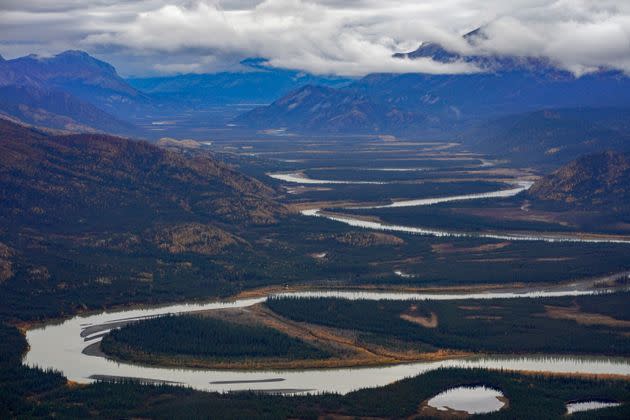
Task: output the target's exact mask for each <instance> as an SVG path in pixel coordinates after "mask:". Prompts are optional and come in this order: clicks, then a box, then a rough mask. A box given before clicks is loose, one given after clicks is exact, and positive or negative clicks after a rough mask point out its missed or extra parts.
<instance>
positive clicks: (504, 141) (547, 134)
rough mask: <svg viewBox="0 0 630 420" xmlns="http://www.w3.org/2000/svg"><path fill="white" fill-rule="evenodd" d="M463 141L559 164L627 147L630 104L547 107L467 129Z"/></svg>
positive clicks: (528, 160)
mask: <svg viewBox="0 0 630 420" xmlns="http://www.w3.org/2000/svg"><path fill="white" fill-rule="evenodd" d="M461 141H463V142H465V143H466V144H468V145H470V146H471V147H473V148H474V149H476V150H479V151H481V152H484V153H488V154H492V155H494V156H497V157H500V158H506V159H510V160H511V161H513V162H515V163H518V164H524V165H529V164H544V165H556V166H557V165H561V164H564V163H567V162H569V161H570V160H572V159H576V158H577V157H579V156H582V155H585V154H589V153H595V152H598V151H602V150H608V149H612V150H622V151H623V150H630V108H565V109H545V110H541V111H534V112H528V113H523V114H516V115H509V116H506V117H501V118H498V119H495V120H491V121H488V122H484V123H482V124H480V125H479V126H477V127H475V128H473V129H471V130H467V131H466V132H465V133H464V134H463V135H462V136H461Z"/></svg>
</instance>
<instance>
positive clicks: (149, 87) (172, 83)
mask: <svg viewBox="0 0 630 420" xmlns="http://www.w3.org/2000/svg"><path fill="white" fill-rule="evenodd" d="M241 66H242V68H243V69H242V71H231V72H220V73H213V74H182V75H176V76H166V77H150V78H135V79H129V80H128V82H129V83H130V84H131V85H132V86H134V87H135V88H136V89H139V90H141V91H143V92H146V93H148V94H150V95H151V96H153V97H155V98H161V99H165V100H168V101H172V100H176V101H180V102H184V103H187V104H190V105H193V106H196V107H203V106H208V105H231V104H265V103H269V102H272V101H273V100H275V99H277V98H278V97H280V96H283V95H285V94H287V93H288V92H290V91H292V90H294V89H297V88H299V87H301V86H304V85H307V84H317V85H321V86H335V87H340V86H344V85H346V84H348V83H349V82H350V81H349V80H348V79H346V78H343V77H335V76H330V77H326V76H314V75H311V74H308V73H304V72H299V71H294V70H285V69H277V68H273V67H270V66H267V65H265V62H264V60H262V59H247V60H243V61H242V62H241Z"/></svg>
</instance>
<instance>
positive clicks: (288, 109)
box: [237, 85, 424, 132]
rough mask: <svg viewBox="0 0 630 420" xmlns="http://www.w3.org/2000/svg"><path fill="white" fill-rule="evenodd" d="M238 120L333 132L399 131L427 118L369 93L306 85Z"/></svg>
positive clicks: (254, 125)
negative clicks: (372, 99)
mask: <svg viewBox="0 0 630 420" xmlns="http://www.w3.org/2000/svg"><path fill="white" fill-rule="evenodd" d="M237 122H238V123H239V124H242V125H246V126H253V127H285V126H288V127H299V128H300V129H301V130H305V131H320V130H322V128H323V127H325V130H326V131H331V132H345V131H355V132H366V131H367V132H377V131H384V130H391V131H397V130H398V129H400V128H401V127H405V128H408V127H414V126H417V125H418V124H421V123H422V122H424V117H423V116H422V115H421V114H417V113H413V112H408V111H403V110H400V109H398V108H396V107H393V106H387V105H385V104H381V103H378V102H373V101H371V100H370V98H369V97H368V96H366V95H362V94H360V93H357V92H355V91H353V90H349V91H345V90H339V89H333V88H328V87H322V86H313V85H308V86H304V87H302V88H300V89H298V90H296V91H294V92H292V93H291V94H289V95H286V96H285V97H283V98H281V99H279V100H277V101H275V102H274V103H273V104H271V105H270V106H268V107H260V108H256V109H254V110H252V111H251V112H249V113H247V114H245V115H243V116H241V117H239V118H238V119H237Z"/></svg>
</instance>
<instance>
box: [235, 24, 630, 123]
mask: <svg viewBox="0 0 630 420" xmlns="http://www.w3.org/2000/svg"><path fill="white" fill-rule="evenodd" d="M478 36H482V34H480V33H476V34H474V35H469V37H468V39H469V42H474V41H473V40H474V39H475V37H478ZM397 57H398V58H400V59H417V58H421V57H424V58H426V57H430V58H432V59H434V60H436V61H442V62H450V61H455V60H462V61H467V62H471V63H473V64H475V65H477V66H478V67H479V68H480V69H482V71H480V72H478V73H473V74H455V75H431V74H419V73H410V74H370V75H367V76H365V77H364V78H362V79H360V80H358V81H356V82H354V83H352V84H350V85H348V86H346V87H344V88H343V89H331V90H328V91H326V92H322V91H321V90H318V89H315V88H312V89H311V90H310V91H306V92H305V91H295V92H292V93H290V94H288V95H286V96H285V97H283V98H281V99H279V100H277V101H276V102H274V103H272V104H271V105H269V106H267V107H265V108H263V109H255V110H253V111H251V112H248V113H245V114H243V115H241V116H240V117H239V118H237V120H236V122H237V123H239V124H242V125H250V126H253V127H258V128H263V127H265V128H269V124H271V123H272V124H273V125H274V126H275V127H286V128H291V129H293V130H296V131H299V130H307V129H308V130H313V129H316V130H318V131H324V132H325V131H337V130H338V127H336V126H335V125H334V124H333V125H332V127H331V126H329V125H328V118H326V114H328V115H332V114H335V113H339V114H343V113H345V112H347V109H348V104H352V103H354V102H356V101H357V98H360V100H361V103H362V105H361V106H362V109H363V110H365V114H364V115H362V118H364V119H365V120H366V121H370V122H372V121H376V122H377V123H376V124H372V125H367V126H365V127H363V128H362V129H361V127H359V128H360V130H359V131H374V126H376V129H377V130H378V131H392V132H394V133H414V132H416V131H417V129H418V128H419V127H421V128H424V129H437V130H443V131H452V130H453V129H462V128H467V127H471V126H474V125H475V124H479V123H480V122H481V121H485V120H488V119H495V118H499V117H501V116H506V115H510V114H518V113H524V112H531V111H536V110H540V109H546V108H575V107H620V108H623V107H630V78H628V77H626V76H625V75H624V74H623V73H620V72H617V71H610V70H606V69H601V70H600V71H597V72H595V73H591V74H587V75H584V76H582V77H575V76H574V75H573V74H571V73H569V72H567V71H564V70H561V69H557V68H555V67H554V66H553V65H552V63H550V62H548V61H546V60H544V59H538V58H527V57H524V58H521V57H497V56H471V57H462V56H460V55H459V54H457V53H455V52H451V51H448V50H446V49H444V48H443V47H441V46H439V45H437V44H425V45H423V46H421V47H420V48H419V49H418V50H416V51H414V52H411V53H408V54H399V55H397ZM296 97H297V98H298V99H299V100H295V98H296ZM287 103H289V104H290V105H291V106H293V107H292V108H291V111H292V112H291V113H287V112H286V111H287V109H286V106H287ZM302 108H303V109H302ZM370 110H373V111H370ZM388 113H392V114H393V115H405V116H406V118H404V119H403V120H402V122H401V123H400V124H393V125H392V124H380V123H378V122H379V119H380V118H381V117H380V115H379V114H381V115H382V114H388ZM295 115H299V116H309V117H308V118H307V119H304V118H297V119H296V118H294V117H293V116H295ZM356 130H357V127H356V126H354V125H350V126H348V127H345V128H344V131H356Z"/></svg>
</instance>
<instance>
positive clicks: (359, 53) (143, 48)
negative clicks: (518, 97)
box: [0, 0, 630, 76]
mask: <svg viewBox="0 0 630 420" xmlns="http://www.w3.org/2000/svg"><path fill="white" fill-rule="evenodd" d="M0 25H2V26H3V28H5V30H3V32H2V34H1V35H0V42H1V43H2V45H4V47H2V46H0V48H2V51H0V52H1V53H3V55H6V56H10V54H15V53H18V52H20V51H22V50H25V49H26V48H27V47H32V46H37V49H38V50H37V51H34V52H38V53H51V52H54V51H45V50H46V49H47V48H49V49H52V48H53V47H54V48H59V47H62V46H67V47H68V48H77V47H79V48H83V49H86V50H88V51H90V52H97V53H98V54H99V56H101V57H103V58H105V59H108V60H110V61H112V62H113V63H114V64H115V65H117V67H119V68H120V69H121V70H122V72H123V73H126V74H130V73H135V74H147V73H152V72H163V73H171V72H187V71H194V72H201V71H212V70H216V69H219V68H225V67H229V66H233V65H234V63H237V62H238V61H239V59H242V58H245V57H253V56H255V57H265V58H267V59H268V60H269V63H270V64H271V65H274V66H278V67H286V68H294V69H299V70H305V71H309V72H314V73H335V74H343V75H353V76H360V75H364V74H367V73H372V72H399V73H402V72H424V73H466V72H474V71H478V69H476V68H475V67H473V66H471V65H470V64H466V63H462V62H455V63H448V64H444V63H438V62H434V61H432V60H430V59H423V60H401V59H394V58H392V54H393V53H395V52H402V51H409V50H412V49H415V48H416V47H417V46H418V45H419V44H420V43H421V42H423V41H432V42H439V43H441V44H442V45H444V46H446V47H448V48H450V49H453V50H455V51H459V52H462V53H464V54H509V55H519V56H536V57H546V58H549V59H550V60H552V61H553V62H555V63H557V64H558V65H559V66H561V67H563V68H566V69H569V70H571V71H573V72H574V73H576V74H583V73H585V72H588V71H592V70H594V69H597V68H599V67H602V66H603V67H609V68H615V69H620V70H623V71H625V72H628V73H630V2H627V1H626V0H617V1H614V0H511V1H509V2H507V1H505V0H422V1H420V0H390V1H382V0H378V1H377V0H345V1H343V0H223V1H220V0H217V1H209V0H205V1H203V0H145V1H142V2H137V1H128V0H84V1H78V0H74V1H73V0H60V1H58V2H54V3H51V2H47V1H43V0H42V1H36V0H22V1H15V0H5V1H4V2H3V4H2V5H1V6H0ZM478 26H483V28H484V34H485V37H484V39H480V40H479V41H478V43H477V44H476V45H475V46H473V47H471V46H470V45H468V44H467V43H465V42H464V41H463V39H462V38H461V35H462V34H464V33H466V32H467V31H469V30H472V29H475V28H476V27H478ZM29 52H32V51H23V53H29ZM207 57H213V59H212V60H208V59H207Z"/></svg>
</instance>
